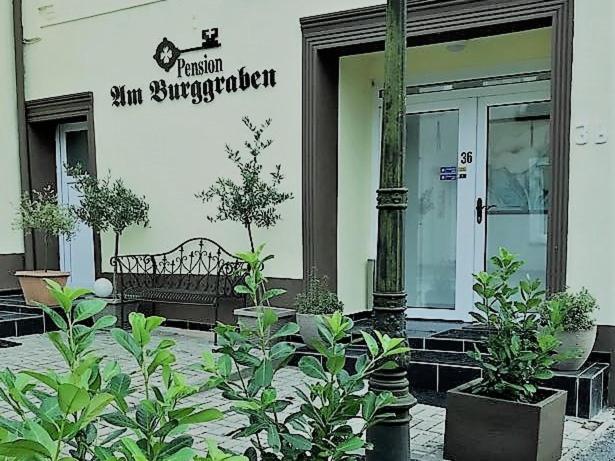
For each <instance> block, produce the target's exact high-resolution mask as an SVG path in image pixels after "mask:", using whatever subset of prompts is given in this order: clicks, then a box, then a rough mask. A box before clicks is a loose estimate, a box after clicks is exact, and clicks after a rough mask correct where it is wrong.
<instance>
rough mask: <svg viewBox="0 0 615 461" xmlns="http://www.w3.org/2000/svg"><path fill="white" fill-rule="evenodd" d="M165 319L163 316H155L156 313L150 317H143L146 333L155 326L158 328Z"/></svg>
mask: <svg viewBox="0 0 615 461" xmlns="http://www.w3.org/2000/svg"><path fill="white" fill-rule="evenodd" d="M165 320H166V319H165V318H164V317H159V316H156V315H152V316H150V317H147V318H146V319H145V330H146V331H147V332H148V333H151V332H152V331H154V330H155V329H156V328H158V327H159V326H160V325H162V324H163V323H164V321H165Z"/></svg>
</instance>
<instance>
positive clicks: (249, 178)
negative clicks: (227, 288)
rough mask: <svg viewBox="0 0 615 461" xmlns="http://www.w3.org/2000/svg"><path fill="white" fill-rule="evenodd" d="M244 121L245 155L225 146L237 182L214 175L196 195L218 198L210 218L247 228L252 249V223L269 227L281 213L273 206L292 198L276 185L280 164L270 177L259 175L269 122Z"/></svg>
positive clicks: (268, 141) (261, 169)
mask: <svg viewBox="0 0 615 461" xmlns="http://www.w3.org/2000/svg"><path fill="white" fill-rule="evenodd" d="M242 121H243V123H244V125H245V126H246V127H247V128H248V130H250V132H251V133H252V138H253V140H252V141H246V142H245V143H244V145H245V147H246V149H247V151H248V152H247V156H246V158H245V159H244V158H243V157H242V155H241V154H240V153H239V151H238V150H234V149H232V148H231V147H230V146H228V145H227V146H226V153H227V156H228V158H229V160H231V161H232V162H233V163H234V164H235V165H236V166H237V169H238V170H239V174H240V176H241V182H240V183H236V182H234V181H233V180H232V179H230V178H218V179H217V180H216V182H215V183H214V184H213V185H212V186H211V187H210V188H209V189H208V190H206V191H203V192H201V193H199V194H197V195H196V197H197V198H199V199H201V200H202V201H203V202H204V203H205V202H210V201H212V200H214V199H215V198H217V199H218V208H217V211H216V214H215V215H214V216H208V217H207V219H209V221H210V222H216V221H235V222H238V223H241V225H243V226H244V227H245V229H246V231H247V232H248V239H249V241H250V250H251V251H252V252H254V251H255V250H256V249H255V247H254V236H253V230H254V228H255V227H259V228H267V229H268V228H270V227H273V226H275V224H276V223H277V222H278V221H279V220H280V218H281V215H280V213H279V212H278V210H277V207H278V206H279V205H281V204H282V203H284V202H285V201H287V200H290V199H292V198H293V194H291V193H287V192H280V191H279V190H278V186H279V185H280V184H281V183H282V180H283V179H284V176H282V173H281V166H280V165H276V166H275V168H274V170H273V171H271V172H270V173H269V176H271V180H270V181H267V180H265V179H264V178H263V177H262V174H263V165H262V164H261V163H260V157H261V154H262V153H263V151H264V150H266V149H267V148H269V146H271V144H272V143H273V141H272V140H271V139H265V138H263V134H264V132H265V130H266V129H267V128H268V127H269V125H271V120H266V121H265V122H264V123H263V124H261V125H254V124H252V122H251V121H250V119H249V118H248V117H244V118H243V119H242Z"/></svg>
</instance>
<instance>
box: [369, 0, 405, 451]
mask: <svg viewBox="0 0 615 461" xmlns="http://www.w3.org/2000/svg"><path fill="white" fill-rule="evenodd" d="M406 8H407V0H388V3H387V22H386V41H385V52H384V53H385V54H384V60H385V73H384V80H385V83H384V98H383V103H384V108H383V120H382V146H381V149H382V150H381V156H380V188H379V189H378V195H377V197H378V200H377V203H378V205H377V207H378V247H377V257H376V286H375V290H374V327H375V328H376V329H377V330H380V331H381V332H383V333H386V334H388V335H389V336H391V337H405V336H406V314H405V311H406V289H405V279H406V277H405V260H404V258H405V251H404V240H405V239H404V219H405V211H406V208H407V206H408V189H407V188H406V184H405V171H404V170H405V168H404V162H405V158H404V157H405V149H406V142H405V133H406V126H405V114H406V111H405V108H406V82H405V69H406V14H407V10H406ZM404 362H405V360H403V359H402V360H399V361H398V366H397V367H396V368H394V369H392V370H382V371H380V372H378V373H375V374H374V375H373V376H372V378H371V379H370V382H369V387H370V389H371V390H372V391H374V392H383V391H389V392H391V393H392V394H393V395H394V396H395V397H396V398H397V400H396V402H395V403H394V404H393V405H391V406H390V407H388V408H387V409H386V412H387V413H390V414H391V416H390V417H388V418H387V419H385V420H384V421H382V422H381V423H379V424H378V425H376V426H374V427H372V428H371V429H369V430H368V433H367V438H368V441H369V442H371V443H372V444H373V445H374V449H373V450H372V451H370V452H368V456H367V459H368V461H383V460H385V459H386V460H387V461H407V460H409V459H410V420H411V416H410V408H412V407H413V406H414V405H416V399H415V398H414V397H413V396H412V395H411V394H410V391H409V386H410V385H409V382H408V378H407V371H406V370H407V369H406V366H405V363H404Z"/></svg>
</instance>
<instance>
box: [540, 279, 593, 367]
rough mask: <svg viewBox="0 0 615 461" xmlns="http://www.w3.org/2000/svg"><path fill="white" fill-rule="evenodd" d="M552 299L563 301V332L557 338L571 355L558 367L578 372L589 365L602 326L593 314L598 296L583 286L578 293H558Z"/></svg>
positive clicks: (561, 349)
mask: <svg viewBox="0 0 615 461" xmlns="http://www.w3.org/2000/svg"><path fill="white" fill-rule="evenodd" d="M551 301H554V302H557V303H559V304H560V305H561V307H562V309H563V311H564V320H563V331H560V332H558V333H557V339H559V340H560V341H561V343H562V344H561V346H560V348H559V350H560V351H561V352H562V354H567V355H568V356H569V357H570V358H566V359H563V360H561V361H560V362H559V363H557V364H556V365H555V366H554V368H555V369H556V370H562V371H576V370H578V369H579V368H581V367H582V366H583V365H584V364H585V362H586V361H587V358H588V357H589V354H590V353H591V351H592V349H593V347H594V342H595V341H596V331H597V329H598V327H597V326H596V321H595V318H594V315H593V314H594V312H595V310H596V309H597V308H598V304H597V302H596V298H594V297H593V296H592V295H591V293H590V292H589V291H587V289H586V288H582V289H581V290H580V291H578V292H570V291H564V292H561V293H556V294H554V295H553V296H552V297H551ZM547 309H548V305H547Z"/></svg>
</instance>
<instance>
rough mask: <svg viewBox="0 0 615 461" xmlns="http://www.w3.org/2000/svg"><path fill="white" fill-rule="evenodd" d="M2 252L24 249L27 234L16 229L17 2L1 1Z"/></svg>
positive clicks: (0, 241)
mask: <svg viewBox="0 0 615 461" xmlns="http://www.w3.org/2000/svg"><path fill="white" fill-rule="evenodd" d="M0 43H2V47H1V49H0V76H1V78H0V173H1V176H0V254H13V253H23V251H24V249H23V236H22V234H21V232H20V231H18V230H15V229H13V227H12V221H13V217H14V216H15V206H16V204H17V203H18V202H19V195H20V193H21V183H20V176H19V139H18V137H17V97H16V89H15V52H14V46H13V5H12V2H11V1H6V0H5V1H3V2H0Z"/></svg>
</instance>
